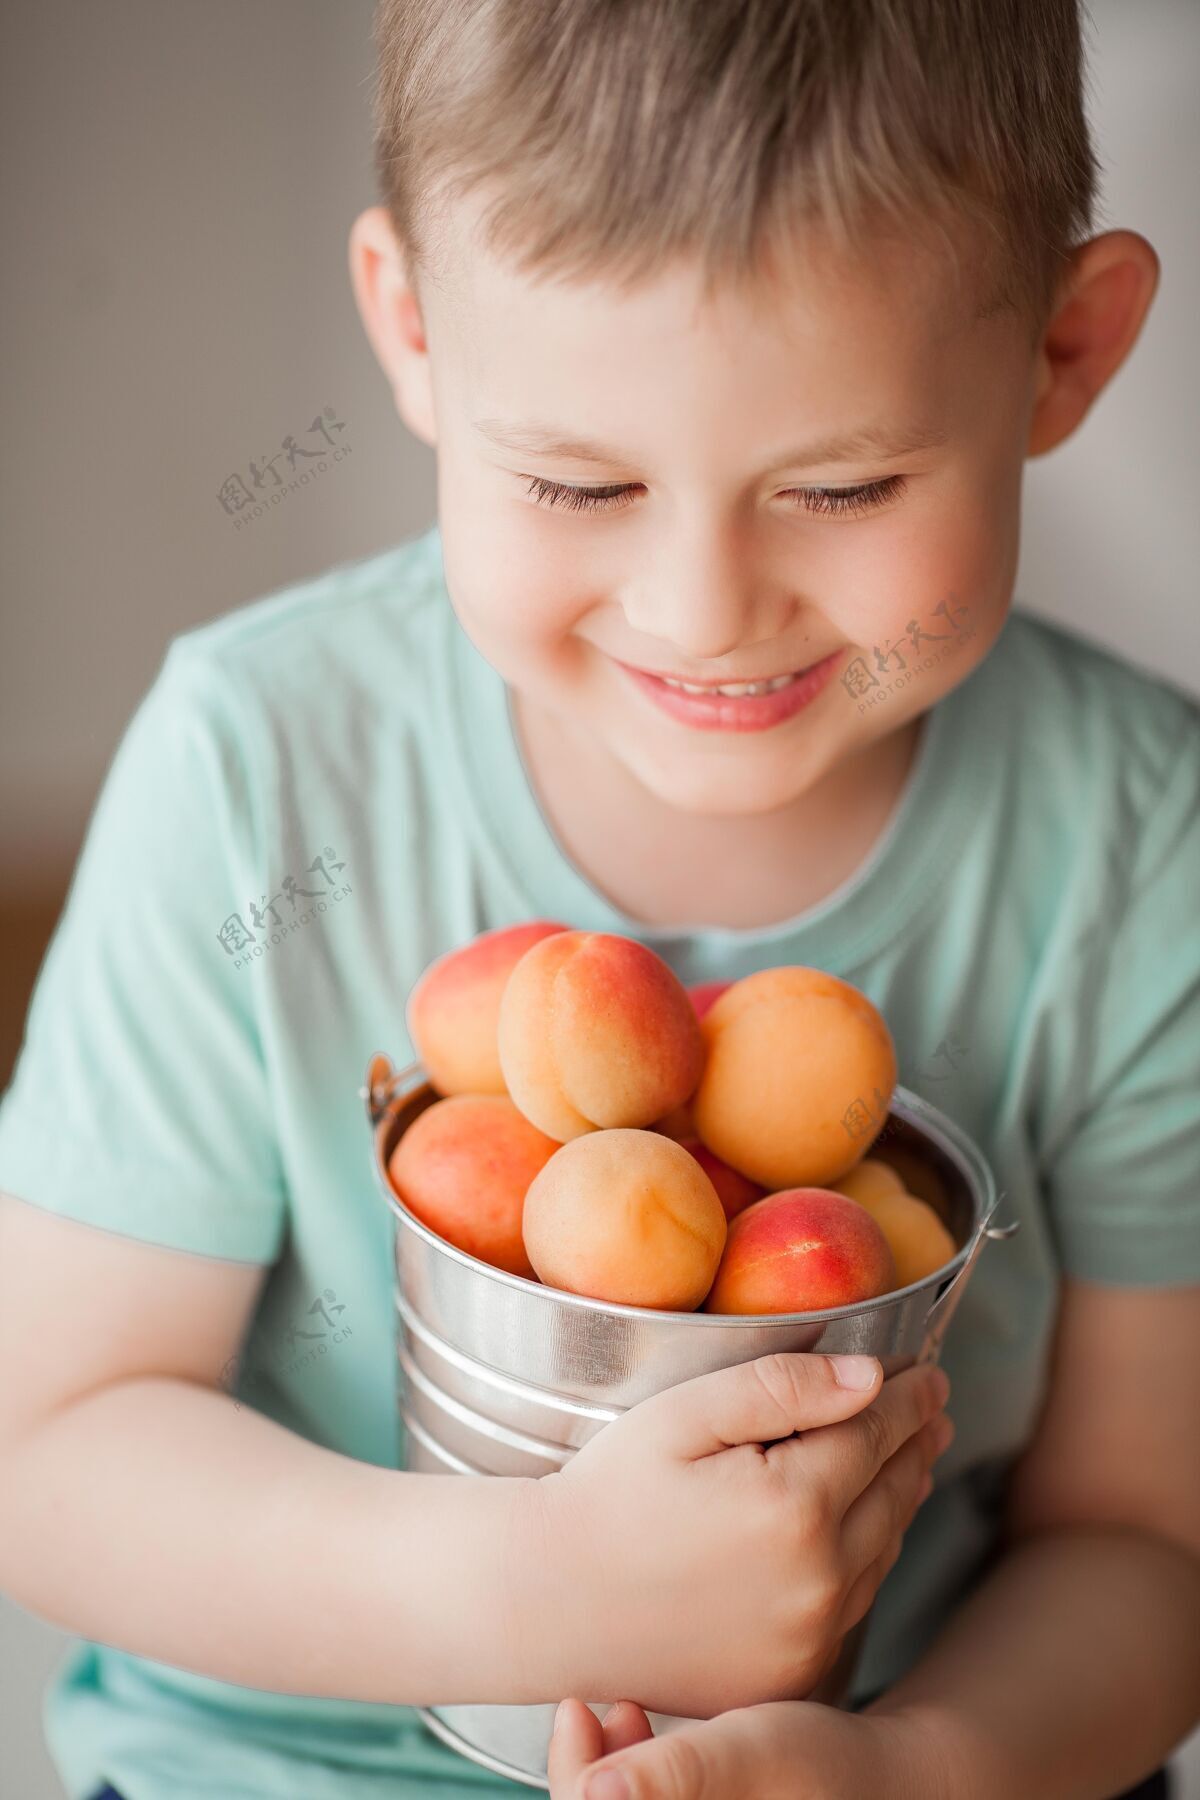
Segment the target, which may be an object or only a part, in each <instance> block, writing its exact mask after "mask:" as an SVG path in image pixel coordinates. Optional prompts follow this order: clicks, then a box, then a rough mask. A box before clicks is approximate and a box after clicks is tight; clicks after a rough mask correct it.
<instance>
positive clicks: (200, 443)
mask: <svg viewBox="0 0 1200 1800" xmlns="http://www.w3.org/2000/svg"><path fill="white" fill-rule="evenodd" d="M1093 16H1094V18H1095V19H1096V22H1097V44H1096V55H1095V58H1094V61H1093V88H1094V104H1093V117H1094V119H1095V121H1096V124H1097V128H1098V135H1099V140H1100V144H1101V150H1102V155H1103V159H1104V162H1105V165H1106V170H1105V202H1106V204H1105V212H1104V217H1103V220H1102V224H1104V225H1108V224H1125V225H1131V226H1134V227H1136V228H1137V229H1139V230H1141V231H1144V232H1145V233H1146V235H1147V236H1148V237H1149V238H1150V239H1151V241H1152V242H1153V243H1154V244H1155V245H1156V247H1157V248H1158V250H1159V253H1160V255H1161V256H1162V259H1163V265H1164V278H1163V286H1162V289H1161V291H1160V294H1159V298H1158V300H1157V302H1156V305H1155V309H1154V312H1153V314H1152V316H1151V319H1150V321H1149V324H1148V327H1147V331H1146V334H1145V336H1144V338H1143V341H1142V343H1141V344H1140V345H1139V346H1138V348H1137V349H1136V351H1135V352H1134V355H1133V357H1132V359H1131V361H1130V363H1129V365H1128V367H1127V368H1126V369H1125V370H1124V371H1123V372H1122V373H1121V374H1120V375H1119V376H1118V377H1117V380H1116V382H1115V384H1114V386H1113V388H1112V389H1111V391H1110V392H1109V393H1108V394H1106V395H1105V396H1104V397H1103V398H1102V399H1101V401H1100V403H1099V405H1098V406H1097V409H1096V412H1095V415H1094V417H1093V418H1092V419H1091V420H1090V421H1089V422H1088V423H1087V425H1086V427H1085V428H1084V430H1083V431H1082V432H1081V433H1080V435H1079V436H1078V438H1077V439H1076V440H1075V441H1073V442H1072V443H1069V444H1068V445H1066V446H1065V447H1064V448H1063V449H1062V450H1061V451H1059V452H1057V453H1056V454H1055V455H1054V456H1052V457H1050V458H1048V459H1043V460H1041V461H1039V462H1036V463H1034V464H1031V465H1030V467H1029V472H1028V480H1027V497H1028V505H1027V513H1026V521H1025V543H1024V552H1023V558H1022V564H1021V572H1020V578H1019V584H1018V591H1019V593H1020V595H1021V597H1022V599H1024V600H1026V601H1027V602H1028V603H1029V604H1031V605H1033V606H1035V607H1036V608H1037V609H1038V610H1040V611H1042V612H1045V613H1046V614H1048V615H1050V616H1051V617H1053V618H1055V619H1060V620H1062V621H1064V622H1066V623H1068V624H1074V625H1076V626H1078V627H1079V628H1081V629H1083V630H1085V631H1087V632H1089V633H1091V634H1092V635H1093V636H1095V637H1096V638H1098V639H1099V640H1100V641H1101V642H1103V643H1105V644H1108V645H1111V646H1113V647H1115V648H1116V649H1118V650H1121V651H1123V652H1124V653H1125V654H1127V655H1128V656H1130V657H1132V658H1133V659H1134V660H1135V661H1137V662H1139V663H1142V664H1144V665H1146V666H1148V667H1151V668H1156V669H1160V670H1163V671H1164V672H1166V673H1168V674H1170V675H1172V676H1173V677H1174V678H1175V679H1176V680H1178V681H1181V682H1182V683H1184V684H1185V685H1187V686H1189V687H1191V688H1192V689H1194V690H1195V691H1197V692H1200V609H1198V608H1197V606H1196V601H1195V595H1194V591H1193V587H1194V572H1195V570H1196V568H1197V566H1198V565H1200V507H1198V506H1197V504H1196V499H1195V484H1196V474H1197V471H1196V454H1195V444H1194V438H1193V432H1194V429H1195V421H1196V419H1197V418H1198V417H1200V358H1198V357H1197V354H1196V350H1195V340H1194V324H1193V317H1194V313H1195V306H1196V295H1197V291H1198V287H1200V245H1198V242H1197V233H1196V229H1195V206H1196V193H1195V187H1196V184H1195V180H1194V170H1195V167H1196V160H1197V151H1198V150H1200V142H1198V139H1200V123H1198V116H1197V112H1196V107H1195V71H1196V69H1197V67H1200V9H1197V8H1196V7H1195V6H1194V5H1192V4H1189V0H1139V3H1138V4H1137V5H1136V6H1130V5H1128V4H1122V3H1121V0H1101V3H1100V4H1097V5H1096V6H1095V7H1094V8H1093ZM369 28H370V7H369V5H368V4H367V0H337V4H334V3H332V0H327V3H325V4H319V3H317V0H204V3H203V4H201V3H200V0H191V3H190V4H186V3H184V0H174V3H173V4H171V5H163V4H162V3H161V0H157V3H156V0H107V3H106V4H105V5H103V6H98V5H95V4H89V3H88V0H75V3H73V4H72V3H70V0H7V4H6V6H5V8H4V13H3V36H4V39H5V42H4V44H3V56H2V59H0V64H2V67H3V70H4V74H3V89H2V91H0V133H2V137H0V181H2V183H3V216H2V218H0V225H2V227H3V231H2V236H0V243H2V244H3V258H2V273H0V282H2V288H0V307H2V313H0V322H2V339H3V346H4V353H5V356H4V366H5V378H4V386H3V394H4V407H3V427H2V429H0V459H2V468H3V500H2V504H3V515H2V518H0V558H2V562H0V886H7V887H8V888H10V889H11V888H18V887H24V886H27V885H29V886H31V885H33V884H34V883H36V881H37V879H38V872H39V870H40V869H45V870H47V871H49V872H50V873H51V874H53V873H54V872H56V871H57V869H58V868H60V867H61V865H62V862H63V859H64V857H67V858H69V857H72V856H73V855H74V853H75V849H76V847H77V845H78V841H79V838H80V835H81V833H82V830H83V826H84V824H85V821H86V818H87V815H88V812H89V810H90V808H91V805H92V802H93V800H94V798H95V794H96V791H97V788H98V786H99V783H100V780H101V777H102V775H103V772H104V768H105V766H106V764H107V760H108V758H109V756H110V755H111V753H112V751H113V749H114V748H115V745H116V742H117V739H118V737H119V735H120V733H121V731H122V729H123V727H124V725H125V722H126V721H127V719H128V717H129V714H130V712H131V711H132V709H133V707H134V705H135V704H136V702H137V700H138V698H139V697H140V695H141V694H142V693H143V692H144V690H145V688H146V686H147V685H148V684H149V682H150V680H151V678H152V677H153V674H154V671H155V669H156V668H157V666H158V664H159V661H160V660H161V657H162V654H163V651H164V649H165V646H166V644H167V642H168V640H169V639H170V638H171V636H172V635H173V634H174V633H176V632H178V631H180V630H183V629H185V628H186V627H188V626H189V625H192V624H195V623H198V622H199V621H201V620H203V619H207V618H210V617H212V616H214V615H215V614H217V613H220V612H224V611H226V610H228V609H229V608H231V607H234V606H238V605H240V604H242V603H243V602H244V601H247V600H249V599H252V598H254V597H255V596H256V595H258V594H261V593H264V592H266V591H268V590H269V589H271V588H273V587H276V586H279V585H281V584H283V583H285V582H287V581H290V580H293V579H295V578H297V577H300V576H303V575H305V574H307V573H311V572H315V571H317V570H319V569H321V568H324V567H326V566H328V565H329V564H331V563H335V562H338V561H342V560H345V559H348V558H351V557H356V556H359V555H364V554H366V553H368V552H370V551H372V550H374V549H377V548H380V547H382V546H383V545H385V544H387V543H389V542H391V541H394V540H396V539H398V538H400V537H405V536H408V535H409V534H410V533H412V532H413V531H416V530H418V529H420V528H421V527H422V526H423V525H425V524H426V523H428V522H429V521H430V520H431V519H432V517H433V513H434V474H433V465H432V458H431V456H430V454H429V452H427V451H426V450H425V448H424V446H422V445H420V444H418V443H417V442H415V440H412V439H410V438H409V437H408V436H407V435H406V434H405V433H404V431H403V430H402V428H401V427H400V426H399V425H398V424H397V423H396V421H395V417H394V414H393V412H392V408H391V402H390V399H389V396H388V394H387V391H386V389H385V388H384V385H383V383H382V381H381V380H380V379H379V377H378V374H377V372H376V369H375V365H374V362H373V360H372V358H371V355H370V352H369V350H368V348H367V345H366V343H365V340H364V339H363V337H362V333H361V331H360V328H359V326H358V323H357V319H356V316H355V313H354V308H353V302H352V299H351V295H350V290H349V285H348V282H347V279H346V275H345V239H346V232H347V229H348V226H349V223H350V220H351V218H352V217H353V215H354V213H355V211H356V210H357V209H358V208H359V207H360V206H362V205H364V204H366V203H367V202H369V201H370V200H371V199H372V198H373V197H374V196H373V188H372V182H371V176H370V166H369V124H368V112H367V85H366V84H367V81H368V79H369V75H370V70H371V48H370V42H369ZM326 406H331V407H332V408H333V409H334V410H335V412H336V415H337V419H338V420H339V421H341V422H342V423H344V425H345V427H346V429H345V433H344V440H343V441H347V442H349V444H350V446H351V454H350V455H349V456H348V457H346V458H344V459H343V460H342V461H341V462H340V463H338V464H335V465H331V466H330V467H328V468H327V470H326V472H325V474H324V475H322V476H320V477H319V478H313V479H311V480H310V481H309V483H308V484H307V486H305V487H304V488H303V489H301V490H300V491H298V492H295V493H293V494H291V495H290V497H289V498H288V499H287V500H286V501H284V502H283V503H282V504H279V505H277V506H276V507H275V508H274V509H273V510H271V511H269V512H267V513H265V514H264V515H263V516H262V517H261V518H258V519H256V520H253V521H251V522H250V523H248V524H245V525H244V526H243V527H242V528H241V529H240V530H238V529H235V527H234V524H233V521H232V519H231V518H230V517H229V516H228V515H227V514H225V513H224V512H223V511H222V509H221V507H220V505H219V503H218V499H217V492H218V488H219V486H220V484H221V482H222V481H223V480H224V478H225V477H226V475H228V474H229V473H231V471H233V470H234V469H237V468H241V469H242V471H243V472H244V473H245V472H246V466H247V464H248V461H249V459H250V458H251V457H261V456H262V455H263V453H264V452H265V453H266V454H267V455H270V454H271V453H272V451H273V450H274V449H275V448H276V447H277V446H278V445H279V443H280V440H281V439H282V437H283V436H284V435H285V434H287V433H289V432H293V433H295V434H296V435H297V437H298V438H299V439H300V441H301V442H302V443H305V444H309V443H311V442H312V441H313V440H311V439H309V438H306V437H305V436H304V431H305V428H306V427H307V425H308V424H309V422H310V421H311V420H312V418H313V417H314V416H315V415H316V414H317V413H318V412H319V411H321V410H322V409H323V408H324V407H326ZM301 467H303V464H301ZM64 1642H65V1640H64V1639H62V1638H61V1637H60V1636H59V1634H57V1633H55V1632H53V1631H51V1630H50V1629H49V1628H46V1627H43V1626H40V1625H37V1624H36V1623H35V1622H33V1621H31V1620H30V1619H29V1618H28V1617H27V1616H26V1615H24V1614H22V1613H19V1612H18V1611H17V1610H16V1609H15V1608H13V1607H11V1606H8V1605H6V1604H5V1603H3V1602H0V1744H3V1747H4V1748H3V1755H4V1759H5V1765H4V1766H5V1784H4V1786H3V1794H4V1797H5V1800H8V1796H9V1795H10V1794H11V1795H13V1796H20V1800H52V1797H54V1800H57V1797H58V1795H59V1788H58V1785H57V1782H56V1781H55V1780H54V1778H53V1776H52V1774H51V1772H50V1770H49V1766H48V1764H47V1762H46V1759H45V1756H44V1753H43V1751H42V1747H41V1734H40V1703H41V1702H40V1696H41V1691H42V1687H43V1685H44V1678H45V1673H46V1671H47V1670H48V1668H49V1667H50V1665H51V1663H52V1662H53V1661H54V1660H55V1659H56V1657H57V1655H58V1654H59V1653H60V1651H61V1646H62V1644H63V1643H64ZM1190 1793H1191V1795H1192V1796H1193V1797H1194V1800H1195V1797H1200V1777H1194V1778H1192V1785H1191V1788H1190Z"/></svg>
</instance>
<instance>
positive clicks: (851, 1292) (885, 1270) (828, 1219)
mask: <svg viewBox="0 0 1200 1800" xmlns="http://www.w3.org/2000/svg"><path fill="white" fill-rule="evenodd" d="M895 1280H896V1266H895V1263H894V1262H893V1260H892V1253H891V1251H890V1249H889V1248H888V1242H887V1239H886V1237H885V1236H884V1234H883V1232H882V1230H881V1229H880V1227H879V1226H878V1225H877V1224H876V1222H875V1220H874V1219H873V1218H872V1217H871V1215H870V1213H868V1212H867V1210H866V1209H865V1207H862V1206H860V1205H859V1204H858V1202H857V1201H856V1200H848V1199H847V1198H846V1196H845V1195H844V1194H835V1193H832V1192H831V1191H829V1190H828V1189H826V1188H816V1187H802V1188H789V1189H786V1190H785V1191H784V1192H782V1193H778V1194H768V1195H767V1196H766V1198H765V1199H762V1200H756V1201H755V1202H754V1204H753V1206H748V1207H747V1208H746V1209H745V1211H744V1212H740V1213H738V1215H737V1217H736V1218H735V1219H733V1220H732V1221H731V1222H730V1225H729V1231H728V1235H727V1236H726V1239H725V1249H724V1252H723V1253H722V1256H721V1262H720V1266H719V1267H718V1269H717V1273H716V1278H715V1280H714V1281H713V1284H712V1288H711V1289H710V1291H709V1294H708V1298H707V1299H706V1300H705V1302H704V1310H705V1312H715V1313H792V1312H801V1313H802V1312H825V1311H827V1310H828V1309H829V1308H830V1307H834V1306H851V1305H853V1304H855V1303H856V1302H858V1301H862V1300H872V1299H874V1298H875V1297H876V1296H877V1295H879V1294H886V1293H887V1292H888V1291H889V1290H890V1289H891V1288H892V1287H893V1286H894V1285H895Z"/></svg>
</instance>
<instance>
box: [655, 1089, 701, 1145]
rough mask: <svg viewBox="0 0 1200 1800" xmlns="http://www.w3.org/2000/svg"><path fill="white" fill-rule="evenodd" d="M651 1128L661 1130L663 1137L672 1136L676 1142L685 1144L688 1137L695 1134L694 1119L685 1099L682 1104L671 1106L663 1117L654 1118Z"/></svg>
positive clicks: (692, 1136)
mask: <svg viewBox="0 0 1200 1800" xmlns="http://www.w3.org/2000/svg"><path fill="white" fill-rule="evenodd" d="M651 1129H652V1130H654V1131H661V1132H662V1134H663V1136H664V1137H669V1138H674V1139H675V1142H676V1143H677V1144H686V1142H687V1140H688V1139H689V1138H694V1137H695V1136H696V1121H695V1119H693V1117H692V1109H691V1107H690V1106H689V1105H688V1103H687V1101H686V1100H685V1101H684V1103H683V1105H682V1106H673V1107H672V1108H671V1110H670V1112H669V1113H667V1115H666V1117H665V1118H662V1119H655V1121H654V1124H653V1126H652V1127H651Z"/></svg>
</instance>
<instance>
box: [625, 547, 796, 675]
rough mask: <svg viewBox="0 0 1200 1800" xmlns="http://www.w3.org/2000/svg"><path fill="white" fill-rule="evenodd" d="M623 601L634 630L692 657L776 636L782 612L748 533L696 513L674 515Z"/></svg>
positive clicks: (711, 656)
mask: <svg viewBox="0 0 1200 1800" xmlns="http://www.w3.org/2000/svg"><path fill="white" fill-rule="evenodd" d="M623 605H624V611H625V617H626V618H627V619H628V621H629V623H630V625H632V626H633V628H634V630H635V631H637V632H638V633H639V635H641V636H645V637H656V638H661V639H662V641H663V642H664V644H667V645H669V646H670V647H671V648H672V649H673V650H674V651H675V652H676V654H682V655H683V656H685V657H687V658H688V659H689V661H691V662H696V663H700V662H708V661H711V662H718V661H720V659H721V658H722V657H725V656H728V655H730V654H731V653H732V652H733V651H735V650H739V649H744V648H745V647H746V646H747V645H748V644H754V643H759V642H762V641H768V640H770V639H771V638H774V637H778V636H779V635H780V634H781V633H782V631H783V628H784V625H785V623H786V620H787V616H788V602H787V599H786V596H785V594H784V593H783V591H782V590H779V591H776V592H774V593H772V588H771V582H770V578H769V576H768V575H767V574H766V572H765V571H764V570H763V569H762V568H761V567H760V565H759V563H758V562H757V560H756V558H755V556H754V553H753V551H752V549H751V546H750V544H749V542H748V540H747V536H746V534H745V533H744V532H740V531H738V530H737V529H736V527H733V526H731V525H729V524H728V523H722V522H720V521H713V520H711V519H708V520H706V519H704V518H698V517H697V516H695V515H694V514H693V515H691V516H690V517H688V518H684V517H682V516H680V518H679V519H678V520H677V522H676V524H675V526H674V528H668V529H665V530H664V532H663V534H662V536H661V537H660V538H659V539H658V541H657V543H656V544H655V546H654V548H653V550H652V551H651V552H649V554H648V555H645V556H643V557H642V558H641V560H640V566H639V568H638V570H637V573H636V574H635V575H634V577H633V578H632V580H631V581H630V582H629V583H628V584H627V585H626V587H625V591H624V596H623ZM698 672H699V671H697V673H698Z"/></svg>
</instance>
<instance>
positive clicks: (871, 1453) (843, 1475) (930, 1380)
mask: <svg viewBox="0 0 1200 1800" xmlns="http://www.w3.org/2000/svg"><path fill="white" fill-rule="evenodd" d="M949 1391H950V1384H949V1382H948V1381H947V1379H946V1377H945V1375H944V1373H943V1372H942V1370H941V1369H937V1368H933V1367H929V1366H926V1367H922V1368H911V1369H905V1370H904V1372H903V1373H902V1374H900V1375H893V1376H892V1377H891V1379H890V1380H888V1381H885V1382H884V1384H883V1388H882V1391H881V1392H880V1395H879V1398H878V1399H877V1400H876V1402H875V1404H874V1406H871V1407H869V1408H868V1409H867V1411H866V1412H863V1413H860V1414H859V1415H858V1417H857V1418H853V1419H848V1420H846V1421H844V1422H843V1423H842V1424H840V1425H836V1426H826V1427H825V1428H823V1429H822V1430H820V1431H811V1432H807V1433H806V1434H805V1435H804V1437H803V1438H802V1439H801V1440H800V1443H799V1444H797V1445H786V1446H784V1449H785V1452H786V1453H787V1456H788V1460H787V1463H786V1466H787V1467H788V1468H789V1471H790V1473H791V1474H792V1475H793V1477H794V1478H795V1479H796V1480H797V1482H798V1483H802V1484H803V1485H805V1486H811V1484H812V1483H813V1482H816V1483H817V1484H818V1485H819V1486H820V1487H821V1488H823V1490H824V1492H825V1496H826V1499H827V1501H828V1503H829V1506H830V1509H831V1510H832V1511H833V1512H834V1513H836V1514H838V1515H839V1516H840V1515H841V1514H843V1513H845V1512H846V1511H847V1510H848V1509H849V1507H850V1506H851V1505H852V1504H853V1503H854V1501H855V1500H856V1499H857V1498H858V1496H859V1495H860V1494H861V1493H862V1492H863V1491H864V1489H865V1488H867V1487H869V1486H870V1484H871V1482H872V1481H874V1479H875V1477H876V1475H878V1473H879V1471H880V1469H881V1468H882V1467H883V1465H884V1463H886V1462H887V1460H888V1458H889V1457H891V1456H894V1455H895V1454H896V1451H897V1450H899V1449H900V1447H901V1445H902V1444H904V1443H906V1442H907V1441H908V1439H909V1438H910V1437H912V1436H913V1434H914V1433H915V1432H917V1431H919V1430H920V1429H921V1427H922V1425H924V1424H925V1423H926V1422H927V1421H928V1420H929V1419H931V1418H933V1417H934V1416H935V1415H936V1414H937V1413H938V1412H940V1411H941V1409H942V1407H943V1406H944V1405H945V1402H946V1397H947V1395H948V1393H949Z"/></svg>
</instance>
